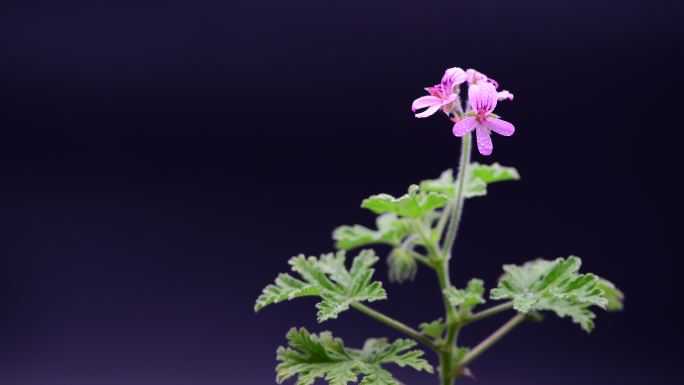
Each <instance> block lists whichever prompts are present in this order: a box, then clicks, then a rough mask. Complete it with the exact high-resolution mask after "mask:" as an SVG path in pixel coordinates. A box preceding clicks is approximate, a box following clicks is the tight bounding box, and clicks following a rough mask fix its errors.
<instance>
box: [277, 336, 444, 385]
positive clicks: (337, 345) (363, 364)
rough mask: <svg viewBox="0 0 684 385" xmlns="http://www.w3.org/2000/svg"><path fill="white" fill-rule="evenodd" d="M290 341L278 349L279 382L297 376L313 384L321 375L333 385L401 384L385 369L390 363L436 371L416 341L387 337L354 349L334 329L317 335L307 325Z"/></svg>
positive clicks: (301, 384) (303, 382)
mask: <svg viewBox="0 0 684 385" xmlns="http://www.w3.org/2000/svg"><path fill="white" fill-rule="evenodd" d="M287 340H288V346H287V347H280V348H278V353H277V358H278V361H279V363H278V366H277V367H276V372H277V375H276V380H277V382H278V383H282V382H283V381H285V380H287V379H289V378H296V379H297V381H296V384H297V385H311V384H313V383H314V381H316V379H319V378H321V379H324V380H326V381H327V382H328V383H329V384H331V385H347V384H349V383H357V382H358V381H359V380H361V382H360V384H361V385H363V384H365V385H371V384H373V385H399V384H400V383H399V381H397V380H396V379H395V378H394V377H393V376H392V374H391V373H390V372H389V371H387V370H386V369H384V368H383V365H386V364H396V365H399V366H401V367H404V366H409V367H412V368H414V369H416V370H424V371H427V372H429V373H432V372H433V368H432V366H431V365H430V364H429V363H428V362H427V361H426V360H425V359H423V358H422V356H423V354H424V353H423V351H421V350H410V349H411V348H413V347H414V346H415V344H416V343H415V342H414V341H412V340H406V339H399V340H396V341H394V342H392V343H389V342H388V341H387V340H386V339H369V340H367V341H366V343H365V344H364V346H363V348H362V349H352V348H347V347H345V346H344V342H343V341H342V340H341V339H339V338H334V337H333V336H332V334H331V333H330V332H322V333H320V334H318V335H316V334H311V333H309V332H308V331H307V330H306V329H304V328H301V329H296V328H293V329H291V330H290V331H289V332H288V334H287Z"/></svg>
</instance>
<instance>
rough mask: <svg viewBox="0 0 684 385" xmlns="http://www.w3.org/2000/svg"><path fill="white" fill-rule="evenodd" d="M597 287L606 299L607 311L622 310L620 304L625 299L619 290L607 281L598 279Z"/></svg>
mask: <svg viewBox="0 0 684 385" xmlns="http://www.w3.org/2000/svg"><path fill="white" fill-rule="evenodd" d="M599 287H600V288H601V290H603V293H604V294H605V295H606V298H607V299H608V311H619V310H622V308H623V306H624V305H623V304H622V302H623V301H624V299H625V295H624V294H622V292H621V291H620V289H618V288H617V287H616V286H615V285H614V284H613V283H612V282H610V281H609V280H607V279H603V278H599Z"/></svg>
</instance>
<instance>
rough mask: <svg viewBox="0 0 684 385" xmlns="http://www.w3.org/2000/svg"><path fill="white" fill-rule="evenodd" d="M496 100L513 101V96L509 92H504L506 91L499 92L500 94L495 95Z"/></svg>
mask: <svg viewBox="0 0 684 385" xmlns="http://www.w3.org/2000/svg"><path fill="white" fill-rule="evenodd" d="M496 98H497V99H498V100H499V101H501V100H504V99H508V100H513V94H512V93H510V92H508V91H506V90H503V91H500V92H499V93H498V94H497V95H496Z"/></svg>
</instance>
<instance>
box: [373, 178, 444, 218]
mask: <svg viewBox="0 0 684 385" xmlns="http://www.w3.org/2000/svg"><path fill="white" fill-rule="evenodd" d="M448 200H449V199H448V198H447V197H446V196H445V195H443V194H440V193H437V192H427V193H424V192H421V191H420V188H419V187H418V186H417V185H411V187H409V191H408V193H407V194H406V195H403V196H401V197H399V198H395V197H393V196H391V195H388V194H379V195H373V196H371V197H370V198H367V199H364V200H363V202H361V207H363V208H365V209H369V210H371V211H373V212H374V213H376V214H384V213H394V214H397V215H399V216H402V217H407V218H419V217H421V216H422V215H423V214H426V213H428V212H430V211H432V210H434V209H437V208H440V207H443V206H444V205H445V204H446V203H447V201H448Z"/></svg>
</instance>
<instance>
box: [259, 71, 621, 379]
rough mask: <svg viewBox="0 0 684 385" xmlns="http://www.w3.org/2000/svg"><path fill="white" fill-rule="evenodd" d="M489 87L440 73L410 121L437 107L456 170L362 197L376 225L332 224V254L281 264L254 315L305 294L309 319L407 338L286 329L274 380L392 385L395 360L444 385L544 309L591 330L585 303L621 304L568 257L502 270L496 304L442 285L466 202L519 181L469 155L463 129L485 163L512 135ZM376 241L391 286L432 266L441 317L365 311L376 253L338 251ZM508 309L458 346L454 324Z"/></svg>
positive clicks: (376, 289) (476, 287)
mask: <svg viewBox="0 0 684 385" xmlns="http://www.w3.org/2000/svg"><path fill="white" fill-rule="evenodd" d="M466 86H467V95H468V100H462V97H461V87H466ZM497 89H498V83H497V82H496V81H494V80H493V79H491V78H489V77H487V76H486V75H484V74H482V73H480V72H478V71H475V70H472V69H469V70H467V71H463V70H462V69H461V68H457V67H455V68H450V69H448V70H447V71H446V72H445V73H444V76H443V77H442V80H441V82H440V83H439V84H437V85H435V86H433V87H428V88H426V91H427V92H428V93H429V95H427V96H423V97H420V98H418V99H416V100H415V101H414V102H413V106H412V108H413V111H414V112H416V111H417V110H422V111H421V112H418V113H416V115H415V116H416V117H418V118H424V117H427V116H430V115H433V114H434V113H436V112H438V111H440V110H441V111H442V112H443V113H444V114H445V115H446V116H447V117H448V118H449V119H450V120H451V121H452V122H453V134H454V135H455V136H457V137H461V138H462V142H461V143H462V146H461V154H460V158H459V164H458V170H457V173H456V175H453V172H452V171H451V170H447V171H444V172H443V173H442V174H441V176H440V177H439V178H437V179H431V180H424V181H422V182H420V183H419V184H414V185H411V186H410V187H409V188H408V192H407V193H406V194H405V195H402V196H400V197H397V198H395V197H394V196H391V195H387V194H379V195H373V196H371V197H369V198H367V199H365V200H364V201H363V202H362V203H361V207H363V208H365V209H368V210H371V211H372V212H374V213H375V214H377V215H378V217H377V222H376V228H374V229H372V228H367V227H365V226H361V225H353V226H341V227H338V228H337V229H335V231H334V232H333V238H334V240H335V241H336V243H335V246H336V248H337V249H338V251H336V252H332V253H329V254H324V255H322V256H320V257H318V258H317V257H306V256H304V255H299V256H296V257H293V258H292V259H290V261H289V264H290V267H291V270H292V273H291V274H288V273H283V274H280V275H279V276H278V277H277V278H276V280H275V282H274V283H273V284H270V285H268V286H266V288H265V289H264V290H263V293H262V294H261V295H260V296H259V298H258V299H257V301H256V306H255V308H254V309H255V311H259V310H261V309H262V308H264V307H266V306H268V305H270V304H274V303H278V302H282V301H285V300H292V299H294V298H299V297H307V296H313V297H318V299H319V300H320V301H319V302H318V303H317V304H316V308H317V309H318V312H317V318H318V321H319V322H324V321H326V320H329V319H334V318H337V317H338V316H339V315H340V314H341V313H342V312H344V311H347V310H349V309H355V310H357V311H360V312H361V313H364V314H366V315H368V316H369V317H370V318H373V319H375V320H377V321H380V322H382V323H384V324H385V325H387V326H389V327H391V328H393V329H396V330H398V331H400V332H402V333H404V334H405V335H406V336H407V337H408V338H407V339H398V340H395V341H388V340H387V339H384V338H383V339H369V340H367V341H366V343H365V344H364V345H363V347H361V348H360V349H358V348H350V347H347V346H345V344H344V342H343V341H342V340H341V339H339V338H335V337H333V335H332V334H331V333H330V332H328V331H324V332H321V333H318V334H314V333H310V332H309V331H307V330H306V329H304V328H300V329H297V328H293V329H291V330H290V331H289V332H288V333H287V346H286V347H280V348H279V349H278V352H277V359H278V362H279V363H278V366H277V368H276V372H277V376H276V380H277V382H278V383H281V382H283V381H285V380H287V379H290V378H296V384H297V385H310V384H313V383H314V381H316V379H324V380H325V381H327V382H328V383H329V384H331V385H346V384H349V383H360V384H361V385H399V384H400V382H399V381H398V380H397V379H395V378H394V377H393V375H392V374H391V373H390V372H389V371H388V370H387V369H385V366H386V365H389V364H395V365H399V366H402V367H403V366H410V367H412V368H414V369H416V370H423V371H427V372H429V373H433V372H435V371H436V372H437V374H438V375H439V378H440V384H441V385H451V384H453V383H454V382H455V381H456V380H457V379H459V378H461V377H463V376H469V375H470V374H471V372H470V370H469V369H468V365H470V364H471V363H472V362H473V361H474V360H475V359H477V358H478V357H479V356H480V355H481V354H482V353H483V352H485V351H486V350H487V349H489V348H490V347H491V346H492V345H494V344H495V343H496V342H497V341H498V340H499V339H501V338H502V337H503V336H504V335H506V333H508V332H509V331H511V329H513V328H514V327H516V325H518V324H520V323H521V322H523V321H525V320H528V319H539V318H540V317H541V313H544V312H549V313H555V314H556V315H557V316H559V317H568V318H569V319H570V320H572V322H574V323H576V324H578V325H579V326H580V327H581V328H582V329H584V330H585V331H587V332H590V331H591V330H592V329H593V328H594V318H595V314H594V312H593V308H594V307H595V306H596V307H599V308H602V309H604V310H609V311H613V310H620V309H621V308H622V299H623V296H622V293H621V292H620V291H619V290H618V289H617V288H616V287H615V286H614V285H613V284H612V283H611V282H609V281H607V280H605V279H603V278H601V277H599V276H597V275H595V274H591V273H580V266H581V261H580V259H579V258H577V257H574V256H570V257H567V258H558V259H555V260H543V259H537V260H533V261H530V262H526V263H524V264H522V265H504V266H503V271H504V273H503V275H502V276H501V277H500V279H499V282H498V284H497V286H496V287H494V288H493V289H491V290H490V291H489V299H491V300H495V301H502V302H500V303H498V304H496V305H494V306H491V307H487V308H484V309H480V307H481V306H482V305H483V304H484V303H485V288H484V282H483V281H482V280H480V279H477V278H473V279H471V280H470V281H469V282H468V284H467V286H466V287H464V288H458V287H455V286H453V285H452V284H451V278H450V275H449V261H450V258H451V255H452V251H453V248H454V241H455V239H456V235H457V233H458V229H459V226H460V223H461V214H462V212H463V205H464V203H465V200H466V199H469V198H475V197H480V196H484V195H486V193H487V185H488V184H490V183H497V182H503V181H509V180H517V179H519V175H518V172H517V171H516V169H514V168H512V167H504V166H501V165H499V164H498V163H493V164H489V165H485V164H479V163H474V162H471V160H470V158H471V156H470V153H471V148H472V144H471V141H472V136H473V133H472V132H473V131H474V136H475V138H476V144H477V148H478V150H479V152H480V153H481V154H482V155H485V156H487V155H490V154H491V153H492V150H493V145H492V139H491V137H490V135H491V132H495V133H497V134H499V135H503V136H510V135H512V134H513V132H514V130H515V129H514V126H513V125H512V124H511V123H509V122H507V121H505V120H502V119H501V118H500V117H499V116H498V115H496V114H494V113H493V111H494V108H495V107H496V105H497V102H499V101H503V100H512V99H513V94H511V93H510V92H508V91H505V90H504V91H498V90H497ZM379 244H382V245H390V246H391V247H392V251H391V252H390V253H389V255H388V256H387V262H388V264H389V280H390V281H394V282H399V283H401V282H406V281H408V280H412V279H413V278H414V277H415V275H416V271H417V267H418V264H422V265H425V266H427V267H428V268H430V269H432V270H434V271H435V273H436V276H437V280H438V281H439V285H440V288H441V293H439V294H440V296H441V297H442V300H443V303H444V317H443V318H440V319H437V320H432V321H430V320H428V321H427V322H425V323H422V324H420V325H418V328H417V329H415V328H413V327H411V326H408V325H406V324H404V323H402V322H400V321H397V320H395V319H393V318H391V317H389V316H387V315H385V314H382V313H380V312H378V311H377V310H374V309H373V308H372V307H370V306H369V305H368V303H370V302H374V301H379V300H384V299H387V293H386V291H385V289H384V288H383V285H382V283H381V282H380V281H378V280H375V279H374V278H373V272H374V269H373V266H374V265H375V263H377V261H378V260H379V257H378V256H377V255H376V254H375V252H374V251H373V250H372V249H363V250H361V251H359V252H357V253H355V254H356V255H355V256H354V257H353V258H351V263H348V261H347V260H348V258H347V254H346V253H347V251H349V250H352V249H358V248H362V247H367V246H370V245H379ZM506 311H511V312H513V313H514V315H513V316H512V318H510V319H509V320H508V321H507V322H506V323H504V324H503V325H502V326H501V327H499V328H498V329H497V330H495V331H494V332H493V333H492V334H491V335H489V336H488V337H486V338H485V339H484V340H482V342H480V343H479V344H477V345H475V346H474V347H465V346H462V345H460V344H459V343H458V339H457V336H458V335H459V333H460V332H461V329H463V328H465V327H466V326H467V325H470V324H472V323H474V322H477V321H480V320H482V319H484V318H487V317H490V316H492V315H495V314H498V313H502V312H506ZM419 343H420V344H422V345H423V346H424V347H425V348H427V349H430V350H432V351H434V352H435V353H436V355H437V359H438V362H439V364H438V366H437V369H436V370H435V369H434V368H433V366H432V365H431V364H430V363H429V362H428V361H427V360H426V359H425V358H424V352H423V351H422V350H419V349H416V348H415V347H416V345H417V344H419Z"/></svg>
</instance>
